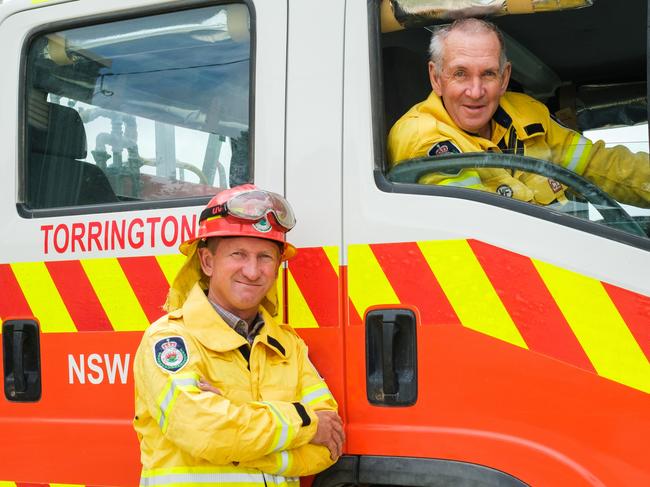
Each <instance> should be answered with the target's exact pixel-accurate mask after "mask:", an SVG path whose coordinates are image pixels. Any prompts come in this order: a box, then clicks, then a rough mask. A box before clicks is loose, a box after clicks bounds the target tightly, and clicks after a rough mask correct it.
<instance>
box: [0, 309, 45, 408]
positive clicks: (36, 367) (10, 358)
mask: <svg viewBox="0 0 650 487" xmlns="http://www.w3.org/2000/svg"><path fill="white" fill-rule="evenodd" d="M2 353H3V363H4V389H5V397H6V398H7V399H8V400H10V401H22V402H27V401H38V400H39V399H40V398H41V351H40V336H39V329H38V323H36V321H35V320H20V319H16V320H7V321H5V322H4V323H3V324H2Z"/></svg>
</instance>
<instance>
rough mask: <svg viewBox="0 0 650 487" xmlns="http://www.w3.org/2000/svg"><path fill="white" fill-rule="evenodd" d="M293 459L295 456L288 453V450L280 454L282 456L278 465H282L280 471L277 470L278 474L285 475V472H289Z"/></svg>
mask: <svg viewBox="0 0 650 487" xmlns="http://www.w3.org/2000/svg"><path fill="white" fill-rule="evenodd" d="M292 457H293V455H292V454H291V453H289V452H288V451H286V450H283V451H281V452H280V455H279V457H278V463H279V464H280V466H279V467H278V470H277V473H278V474H283V473H284V472H286V471H287V469H288V468H289V466H290V465H291V464H292V463H293V462H292V460H293V458H292Z"/></svg>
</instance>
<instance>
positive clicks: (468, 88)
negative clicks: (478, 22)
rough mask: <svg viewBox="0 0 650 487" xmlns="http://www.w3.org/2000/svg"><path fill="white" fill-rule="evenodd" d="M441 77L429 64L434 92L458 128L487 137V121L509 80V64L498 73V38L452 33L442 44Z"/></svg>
mask: <svg viewBox="0 0 650 487" xmlns="http://www.w3.org/2000/svg"><path fill="white" fill-rule="evenodd" d="M444 43H445V44H444V55H443V65H442V70H441V73H440V75H438V74H437V73H436V69H435V65H434V64H433V63H432V62H429V78H430V80H431V86H432V88H433V91H434V92H435V93H436V94H437V95H438V96H440V97H441V98H442V100H443V102H444V104H445V108H446V110H447V112H448V113H449V115H450V116H451V118H452V119H453V120H454V122H455V123H456V125H458V126H459V127H460V128H461V129H463V130H465V131H467V132H471V133H476V134H479V135H481V136H482V137H485V138H489V137H490V120H491V119H492V115H494V112H495V111H496V110H497V108H498V106H499V99H500V98H501V96H502V95H503V94H504V93H505V91H506V88H507V86H508V80H509V79H510V64H507V65H506V67H505V69H504V72H503V73H502V74H499V54H500V47H499V39H498V38H497V36H496V34H495V33H493V32H478V33H471V32H463V31H460V30H454V31H452V32H451V33H450V34H449V35H448V36H447V39H446V40H445V41H444Z"/></svg>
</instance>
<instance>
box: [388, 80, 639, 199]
mask: <svg viewBox="0 0 650 487" xmlns="http://www.w3.org/2000/svg"><path fill="white" fill-rule="evenodd" d="M445 142H451V143H453V147H454V148H456V149H458V151H459V152H486V151H493V152H510V153H516V154H522V155H526V156H529V157H534V158H537V159H543V160H546V161H550V162H555V163H557V164H560V165H562V166H564V167H566V168H568V169H570V170H571V171H573V172H575V173H577V174H580V175H582V176H584V177H586V178H587V179H590V180H591V181H593V182H594V183H595V184H596V185H598V186H600V188H601V189H603V190H604V191H605V192H607V193H609V194H610V195H611V196H613V197H614V198H615V199H617V200H618V201H620V202H622V203H627V204H632V205H637V206H643V207H649V206H650V160H649V158H648V153H646V152H639V153H632V152H630V151H629V150H628V149H627V148H626V147H623V146H616V147H612V148H607V149H606V148H605V144H604V143H603V142H602V141H598V142H595V143H592V142H591V141H590V140H588V139H586V138H585V137H583V136H582V135H580V134H579V133H577V132H575V131H573V130H570V129H568V128H566V127H564V126H562V125H560V124H559V123H557V122H555V121H554V120H553V119H552V118H551V116H550V114H549V111H548V109H547V108H546V107H545V106H544V105H543V104H542V103H540V102H538V101H536V100H535V99H533V98H531V97H530V96H528V95H524V94H521V93H512V92H506V94H505V95H504V96H503V97H502V98H501V100H500V106H499V108H498V109H497V111H496V113H495V114H494V116H493V117H492V138H491V140H487V139H484V138H482V137H480V136H478V135H473V134H470V133H468V132H465V131H464V130H462V129H460V128H459V127H458V126H457V125H456V124H455V122H454V121H453V120H452V119H451V117H450V116H449V114H448V113H447V111H446V110H445V108H444V106H443V104H442V101H441V99H440V98H439V97H438V96H437V95H436V94H435V93H433V92H432V93H431V94H430V95H429V97H428V98H427V99H426V100H425V101H423V102H421V103H418V104H417V105H415V106H413V107H412V108H411V109H410V110H409V111H408V112H407V113H405V114H404V115H403V116H402V117H401V118H400V119H399V120H398V121H397V122H396V123H395V125H393V127H392V128H391V131H390V134H389V135H388V159H389V163H390V165H391V167H392V166H394V165H396V164H399V163H401V162H404V161H406V160H409V159H414V158H419V157H426V156H428V155H434V153H435V152H436V151H435V150H434V153H431V154H430V151H431V150H432V149H434V148H435V147H439V146H440V144H444V143H445ZM468 171H472V172H474V173H478V174H479V175H480V179H481V185H482V186H479V185H477V184H476V183H475V182H474V183H473V184H472V185H471V186H469V187H472V188H475V189H483V190H487V191H493V192H499V193H501V194H504V191H503V189H504V188H507V189H508V192H507V195H508V196H512V197H514V198H516V199H519V200H522V201H530V202H534V203H538V204H549V203H551V202H553V201H555V200H558V201H561V202H562V201H564V200H565V198H564V188H563V187H562V186H561V185H559V184H558V183H557V182H555V181H553V180H550V179H549V178H546V177H544V176H541V175H537V174H531V173H524V172H522V171H514V172H511V171H510V170H507V169H499V168H494V169H492V168H487V169H486V168H480V169H469V170H468V169H465V170H462V171H459V173H457V174H442V173H429V174H425V175H424V176H422V177H421V178H420V180H419V182H420V183H422V184H449V181H450V179H451V182H452V183H454V182H455V181H456V180H457V181H458V182H459V183H460V184H453V185H456V186H462V187H468V185H467V184H465V178H463V174H464V173H466V172H468Z"/></svg>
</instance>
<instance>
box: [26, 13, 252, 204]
mask: <svg viewBox="0 0 650 487" xmlns="http://www.w3.org/2000/svg"><path fill="white" fill-rule="evenodd" d="M249 25H250V22H249V15H248V10H247V9H246V7H245V6H243V5H239V4H237V5H226V6H223V5H221V6H214V7H208V8H201V9H196V10H188V11H181V12H174V13H168V14H161V15H155V16H150V17H145V18H139V19H129V20H124V21H119V22H114V23H110V24H102V25H94V26H88V27H82V28H78V29H70V30H65V31H60V32H55V33H51V34H46V35H41V36H39V37H37V38H35V39H34V40H33V42H32V43H31V45H30V49H29V54H28V62H27V90H26V97H27V100H26V106H27V116H26V133H27V138H26V168H25V181H26V191H25V197H24V200H25V204H26V205H27V206H28V207H29V208H32V209H41V208H55V207H65V206H77V205H91V204H102V203H115V202H120V201H157V200H170V199H177V198H188V197H197V196H206V195H212V194H214V193H215V188H220V187H230V186H234V185H237V184H241V183H243V182H248V181H250V178H251V170H250V160H249V99H250V84H249V81H250V80H249V77H250V35H249Z"/></svg>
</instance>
